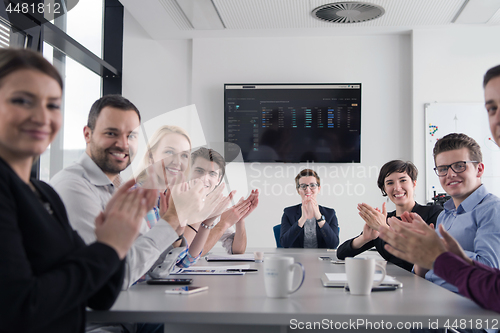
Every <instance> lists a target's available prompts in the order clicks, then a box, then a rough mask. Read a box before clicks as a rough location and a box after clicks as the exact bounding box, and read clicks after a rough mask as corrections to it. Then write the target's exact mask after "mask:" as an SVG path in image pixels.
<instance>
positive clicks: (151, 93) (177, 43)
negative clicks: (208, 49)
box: [122, 10, 191, 121]
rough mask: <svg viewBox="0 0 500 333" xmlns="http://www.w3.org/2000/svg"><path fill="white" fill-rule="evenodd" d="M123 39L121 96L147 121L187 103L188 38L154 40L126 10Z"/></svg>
mask: <svg viewBox="0 0 500 333" xmlns="http://www.w3.org/2000/svg"><path fill="white" fill-rule="evenodd" d="M123 34H124V40H123V90H122V93H123V96H125V97H126V98H128V99H130V101H132V103H134V104H135V105H136V106H137V108H138V109H139V110H140V111H141V117H142V120H143V121H147V120H149V119H151V118H154V117H156V116H158V115H161V114H163V113H165V112H167V111H171V110H175V109H178V108H180V107H183V106H186V105H189V104H190V103H189V100H190V94H191V41H190V40H170V41H156V40H153V39H151V37H150V36H149V35H148V34H147V33H146V31H144V29H143V28H142V27H141V26H140V25H139V23H137V21H136V20H135V19H134V18H133V17H132V15H131V14H130V13H129V12H128V11H127V10H125V17H124V32H123Z"/></svg>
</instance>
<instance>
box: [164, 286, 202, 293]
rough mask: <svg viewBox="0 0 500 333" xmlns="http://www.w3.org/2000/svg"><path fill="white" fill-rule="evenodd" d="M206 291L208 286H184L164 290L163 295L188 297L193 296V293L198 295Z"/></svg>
mask: <svg viewBox="0 0 500 333" xmlns="http://www.w3.org/2000/svg"><path fill="white" fill-rule="evenodd" d="M207 289H208V286H204V287H195V286H184V287H177V288H174V289H167V290H165V294H180V295H190V294H194V293H199V292H201V291H204V290H207Z"/></svg>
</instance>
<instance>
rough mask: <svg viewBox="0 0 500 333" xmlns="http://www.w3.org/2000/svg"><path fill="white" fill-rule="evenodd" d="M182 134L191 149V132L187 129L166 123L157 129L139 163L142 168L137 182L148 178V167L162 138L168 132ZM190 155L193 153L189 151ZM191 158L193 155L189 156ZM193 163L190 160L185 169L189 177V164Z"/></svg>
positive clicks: (185, 173)
mask: <svg viewBox="0 0 500 333" xmlns="http://www.w3.org/2000/svg"><path fill="white" fill-rule="evenodd" d="M172 133H175V134H180V135H183V136H184V137H185V138H186V139H187V140H188V142H189V149H191V139H190V138H189V134H188V133H187V132H186V130H185V129H183V128H182V127H179V126H175V125H164V126H162V127H160V128H158V129H157V130H156V132H154V134H153V135H152V136H151V138H150V139H149V142H148V146H147V147H146V153H145V154H144V157H143V158H142V161H141V163H140V164H139V168H138V170H141V171H140V172H139V174H138V175H137V177H136V182H137V183H142V182H144V181H145V180H146V178H147V170H146V169H147V167H148V166H149V165H151V162H152V160H153V154H154V153H155V152H156V150H157V149H158V146H159V144H160V141H161V139H163V137H164V136H165V135H167V134H172ZM189 156H191V153H189ZM189 158H191V157H189ZM190 165H191V162H190V161H188V165H187V167H186V170H185V171H184V175H185V176H186V177H187V175H188V174H189V166H190Z"/></svg>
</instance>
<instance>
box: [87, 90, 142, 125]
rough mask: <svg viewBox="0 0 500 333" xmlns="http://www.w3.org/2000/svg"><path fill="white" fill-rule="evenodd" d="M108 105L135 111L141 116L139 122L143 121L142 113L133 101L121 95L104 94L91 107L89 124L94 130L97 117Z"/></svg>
mask: <svg viewBox="0 0 500 333" xmlns="http://www.w3.org/2000/svg"><path fill="white" fill-rule="evenodd" d="M108 106H109V107H112V108H115V109H118V110H122V111H134V112H135V113H136V114H137V117H139V122H141V113H140V112H139V109H137V107H136V106H135V105H134V104H133V103H132V102H131V101H129V100H128V99H126V98H125V97H123V96H121V95H104V96H102V97H101V98H99V99H98V100H97V101H95V102H94V104H92V107H91V108H90V112H89V117H88V119H87V126H88V127H89V128H90V129H91V130H92V131H94V129H95V124H96V122H97V117H99V114H101V111H102V109H104V108H105V107H108Z"/></svg>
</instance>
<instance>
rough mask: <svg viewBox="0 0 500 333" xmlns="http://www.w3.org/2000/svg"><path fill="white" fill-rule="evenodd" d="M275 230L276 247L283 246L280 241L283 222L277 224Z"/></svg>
mask: <svg viewBox="0 0 500 333" xmlns="http://www.w3.org/2000/svg"><path fill="white" fill-rule="evenodd" d="M273 231H274V239H275V240H276V247H278V248H279V247H283V246H281V243H280V233H281V224H277V225H275V226H274V227H273Z"/></svg>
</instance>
